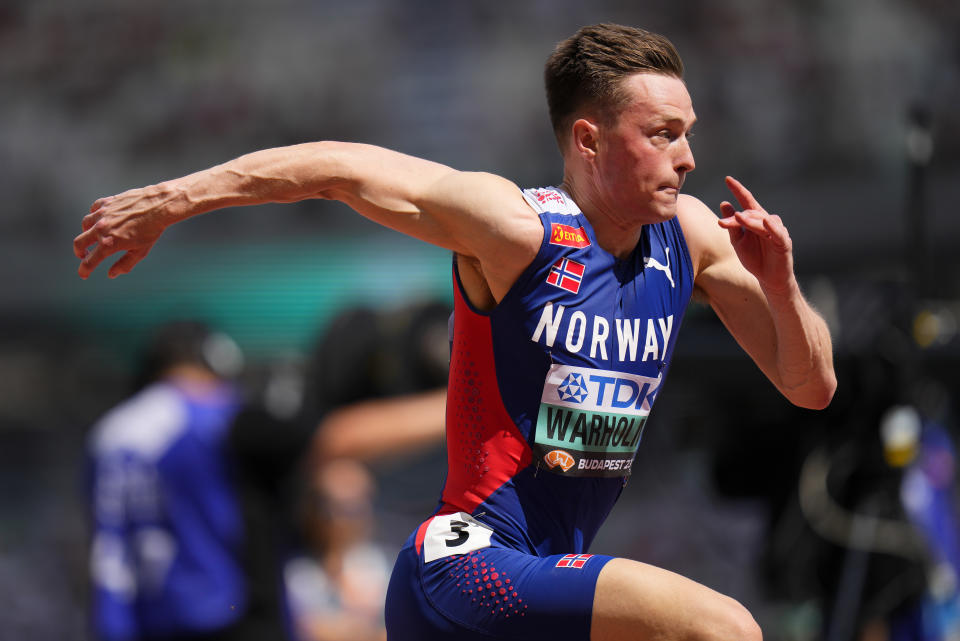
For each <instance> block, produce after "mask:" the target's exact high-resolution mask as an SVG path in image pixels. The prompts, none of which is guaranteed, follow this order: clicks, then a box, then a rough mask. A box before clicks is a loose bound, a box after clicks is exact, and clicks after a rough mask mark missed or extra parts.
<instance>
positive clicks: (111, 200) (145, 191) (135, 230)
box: [73, 183, 178, 279]
mask: <svg viewBox="0 0 960 641" xmlns="http://www.w3.org/2000/svg"><path fill="white" fill-rule="evenodd" d="M177 195H178V191H177V189H176V188H175V187H174V185H173V184H172V183H161V184H158V185H151V186H149V187H143V188H140V189H131V190H129V191H125V192H123V193H122V194H118V195H116V196H107V197H106V198H100V199H99V200H97V201H96V202H94V203H93V205H91V206H90V213H89V214H87V215H86V216H84V218H83V224H82V229H83V231H82V232H81V233H80V235H79V236H77V237H76V238H74V240H73V253H74V254H76V255H77V258H79V259H81V262H80V267H79V269H78V270H77V273H78V274H79V275H80V277H81V278H84V279H85V278H87V277H88V276H89V275H90V274H91V273H92V272H93V270H94V269H96V268H97V265H99V264H100V263H101V262H103V260H104V259H105V258H107V257H108V256H110V255H111V254H115V253H117V252H126V253H125V254H124V255H123V256H122V257H121V258H120V260H118V261H117V262H116V263H114V264H113V265H112V266H111V267H110V270H109V271H108V272H107V275H108V276H109V277H110V278H115V277H117V276H119V275H120V274H126V273H127V272H129V271H130V270H131V269H133V266H134V265H136V264H137V263H138V262H140V261H141V260H143V258H144V257H145V256H146V255H147V254H148V253H149V252H150V249H151V248H152V247H153V244H154V243H155V242H157V239H158V238H160V234H162V233H163V230H164V229H166V228H167V227H169V226H170V225H171V224H172V223H174V222H175V221H176V220H177V216H176V215H175V213H174V212H173V209H174V207H173V203H174V202H175V199H176V197H177Z"/></svg>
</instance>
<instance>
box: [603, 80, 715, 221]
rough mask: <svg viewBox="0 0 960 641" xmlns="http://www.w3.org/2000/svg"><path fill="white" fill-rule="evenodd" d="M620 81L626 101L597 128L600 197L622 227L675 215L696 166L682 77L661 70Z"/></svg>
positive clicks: (691, 117)
mask: <svg viewBox="0 0 960 641" xmlns="http://www.w3.org/2000/svg"><path fill="white" fill-rule="evenodd" d="M622 82H623V84H622V89H623V90H624V91H625V92H626V94H627V97H628V100H627V101H626V104H625V106H624V107H622V109H621V110H620V112H619V114H617V115H616V117H615V118H613V119H612V122H610V123H608V124H607V125H605V126H604V125H600V130H599V144H598V146H597V157H596V163H597V164H596V170H597V181H598V183H599V184H598V187H599V189H600V190H601V193H602V196H601V198H602V199H603V201H604V202H605V203H606V204H607V205H608V211H609V212H610V215H612V216H614V217H616V218H619V219H620V220H618V222H619V223H620V224H621V225H623V226H632V225H634V224H637V223H640V224H643V223H656V222H660V221H662V220H667V219H669V218H672V217H673V216H675V215H676V213H677V196H678V195H679V193H680V188H681V186H682V185H683V181H684V178H685V177H686V175H687V172H689V171H692V170H693V168H694V166H695V164H694V160H693V152H692V151H691V150H690V142H689V140H688V135H689V134H690V128H691V127H693V123H694V121H695V120H696V116H695V115H694V113H693V104H692V102H691V100H690V94H689V93H687V87H686V85H684V84H683V81H682V80H680V79H678V78H674V77H672V76H665V75H662V74H655V73H638V74H634V75H632V76H628V77H627V78H625V79H624V80H623V81H622Z"/></svg>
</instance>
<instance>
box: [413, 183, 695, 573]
mask: <svg viewBox="0 0 960 641" xmlns="http://www.w3.org/2000/svg"><path fill="white" fill-rule="evenodd" d="M524 197H525V198H526V200H527V201H528V203H529V204H530V205H531V206H532V207H533V208H534V210H535V211H537V213H538V215H539V217H540V220H541V221H542V223H543V228H544V236H543V242H542V244H541V246H540V250H539V252H538V253H537V256H536V258H534V260H533V262H532V263H531V264H530V265H529V266H528V267H527V269H526V270H525V271H524V272H523V273H522V274H521V275H520V277H519V278H518V279H517V281H516V283H514V285H513V287H512V288H511V289H510V291H509V292H508V293H507V295H506V296H505V297H504V298H503V300H502V301H500V303H499V304H498V305H497V306H496V307H495V308H494V309H493V310H492V311H490V312H483V311H479V310H477V309H475V308H473V307H472V306H471V304H470V302H469V301H468V300H467V298H466V296H465V294H464V291H463V288H462V284H461V282H460V278H459V274H458V273H457V269H456V263H455V264H454V290H455V293H454V298H455V305H454V324H453V333H452V339H451V340H452V346H451V349H452V354H451V364H450V382H449V390H448V402H447V464H448V470H447V479H446V482H445V485H444V489H443V494H442V498H441V507H440V511H439V513H450V512H466V513H469V514H471V515H473V516H474V517H476V519H477V520H478V521H481V522H482V523H483V524H485V525H486V526H488V527H490V528H491V529H492V530H493V540H494V542H496V543H498V544H500V545H505V546H508V547H512V548H515V549H518V550H522V551H527V552H530V553H532V554H537V555H540V556H546V555H549V554H556V553H570V552H576V553H580V552H583V551H585V550H586V549H587V548H588V546H589V544H590V542H591V541H592V540H593V537H594V535H595V534H596V532H597V530H598V528H599V527H600V524H601V523H602V522H603V521H604V519H605V518H606V516H607V514H608V513H609V511H610V509H611V508H612V507H613V504H614V503H615V502H616V500H617V498H618V497H619V495H620V492H621V490H622V488H623V486H624V484H625V482H626V478H625V477H627V476H629V474H630V469H631V466H632V464H633V459H634V456H635V454H636V450H637V446H638V445H639V443H640V437H641V434H642V433H643V427H644V423H645V422H646V420H647V415H648V414H649V412H650V408H651V406H652V405H653V402H654V400H655V398H656V396H657V393H658V392H659V390H660V388H661V385H662V383H663V379H664V376H665V375H666V372H667V368H668V365H669V362H670V357H671V354H672V353H673V347H674V343H675V342H676V337H677V333H678V330H679V327H680V322H681V320H682V318H683V314H684V311H685V309H686V307H687V303H688V302H689V300H690V296H691V293H692V291H693V269H692V265H691V261H690V257H689V254H688V252H687V247H686V243H685V241H684V238H683V233H682V231H681V229H680V224H679V222H678V221H677V220H676V218H674V219H671V220H669V221H666V222H663V223H659V224H652V225H645V226H644V227H643V231H642V234H641V238H640V241H639V243H638V244H637V246H636V248H635V249H634V251H633V252H632V253H631V255H630V256H628V257H627V258H626V259H624V260H618V259H617V258H615V257H614V256H613V255H611V254H610V253H608V252H607V251H605V250H604V249H602V248H600V247H599V246H598V245H597V242H596V238H595V237H594V233H593V228H592V227H591V225H590V223H589V221H588V220H587V218H586V217H585V216H584V215H583V213H582V212H581V211H580V209H579V207H577V205H576V204H575V203H574V202H573V200H572V199H571V198H570V197H569V196H568V195H567V194H566V193H565V192H563V191H562V190H560V189H556V188H544V189H528V190H525V191H524ZM418 538H420V539H421V540H422V534H421V535H420V536H419V537H418ZM417 543H418V544H419V543H420V541H418V542H417ZM418 547H419V545H418Z"/></svg>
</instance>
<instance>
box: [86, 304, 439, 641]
mask: <svg viewBox="0 0 960 641" xmlns="http://www.w3.org/2000/svg"><path fill="white" fill-rule="evenodd" d="M318 354H322V351H318ZM355 355H356V354H355ZM320 358H322V357H321V356H317V359H320ZM241 360H242V356H241V354H240V351H239V349H238V348H237V347H236V345H235V343H233V342H232V341H231V340H230V339H229V338H228V337H226V336H225V335H223V334H221V333H217V332H212V331H210V330H209V329H208V328H206V327H205V326H203V325H201V324H199V323H192V322H178V323H174V324H171V325H168V326H165V327H163V328H161V329H160V330H159V332H158V333H157V335H156V338H155V339H154V341H153V342H152V344H151V346H150V348H149V350H148V353H147V355H146V358H145V359H144V367H143V372H142V373H141V375H140V376H139V377H138V378H139V381H140V383H139V385H138V391H137V392H136V393H135V394H134V395H133V396H132V397H131V398H129V399H127V400H126V401H124V402H123V403H121V404H120V405H119V406H118V407H116V408H115V409H113V410H111V411H110V412H108V413H107V414H106V415H105V416H104V417H103V418H102V419H101V420H100V421H99V422H98V423H97V425H96V426H95V427H94V429H93V431H92V432H91V436H90V454H91V458H92V461H93V464H92V468H93V502H92V504H93V513H94V514H93V520H94V530H95V531H94V535H93V543H92V548H91V576H92V581H93V587H94V589H93V604H92V606H93V607H92V615H93V624H94V628H95V633H96V635H97V638H99V639H103V640H105V641H119V640H124V641H127V640H130V641H132V640H135V639H171V640H173V639H176V640H189V641H194V640H196V641H200V640H221V639H223V640H231V641H243V640H247V639H258V640H259V639H268V638H269V639H286V638H293V636H294V634H293V632H294V631H293V630H292V629H291V628H296V627H297V626H296V623H295V622H293V625H291V621H290V620H289V619H290V614H291V613H290V611H289V608H288V604H287V603H286V600H285V595H284V590H283V564H284V561H285V559H286V557H287V555H288V554H289V552H290V550H291V549H293V548H294V546H295V540H296V537H295V533H294V524H293V514H292V509H293V505H292V502H293V497H295V496H296V490H297V484H298V482H299V481H300V478H301V477H300V473H301V472H302V471H303V470H304V468H306V470H307V474H308V476H309V475H310V474H313V473H314V472H313V471H314V470H318V469H321V468H322V467H323V466H324V464H325V462H326V461H328V460H333V459H339V458H341V457H346V456H353V457H357V458H360V459H363V458H375V457H376V456H378V455H379V454H382V453H383V452H385V451H390V452H393V453H396V452H402V451H405V450H408V449H412V448H416V447H420V446H422V445H424V444H430V443H435V442H438V441H439V440H440V439H441V437H442V433H443V420H444V419H443V411H444V409H443V408H444V404H445V392H444V390H443V389H431V390H425V391H424V390H421V391H420V392H419V393H409V394H404V395H402V396H397V397H394V398H382V399H377V398H371V397H372V396H374V395H375V393H376V392H375V390H371V389H369V388H367V389H366V390H364V389H359V390H357V391H356V394H355V396H354V397H352V398H351V402H348V403H343V404H340V405H338V406H336V407H335V406H334V403H333V399H328V400H326V401H314V402H313V403H312V405H311V406H312V407H313V409H314V411H313V412H309V413H308V412H303V413H301V414H299V415H297V416H295V417H294V418H281V417H278V415H277V414H276V413H275V412H271V411H269V409H268V408H267V405H266V404H265V403H263V402H260V401H259V400H253V399H250V398H243V397H242V395H241V394H240V392H239V391H238V389H237V386H236V385H235V384H234V383H233V382H232V379H233V377H234V376H235V375H236V373H237V372H238V371H239V366H240V362H241ZM315 360H316V359H315ZM362 360H363V359H362V358H359V359H358V361H362ZM327 364H328V365H331V366H333V367H336V366H335V364H334V363H332V362H328V363H327ZM315 369H316V370H323V369H324V366H323V364H322V363H320V362H319V361H317V363H316V366H315ZM314 378H315V377H314ZM357 638H359V637H357Z"/></svg>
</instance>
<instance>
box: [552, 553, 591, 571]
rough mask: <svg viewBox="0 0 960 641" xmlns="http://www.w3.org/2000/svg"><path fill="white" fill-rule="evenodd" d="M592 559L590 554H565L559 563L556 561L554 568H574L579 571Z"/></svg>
mask: <svg viewBox="0 0 960 641" xmlns="http://www.w3.org/2000/svg"><path fill="white" fill-rule="evenodd" d="M592 557H593V555H592V554H567V555H566V556H564V557H563V558H561V559H560V560H559V561H557V565H556V567H558V568H576V569H578V570H579V569H580V568H582V567H583V566H585V565H586V564H587V561H589V560H590V559H591V558H592Z"/></svg>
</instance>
